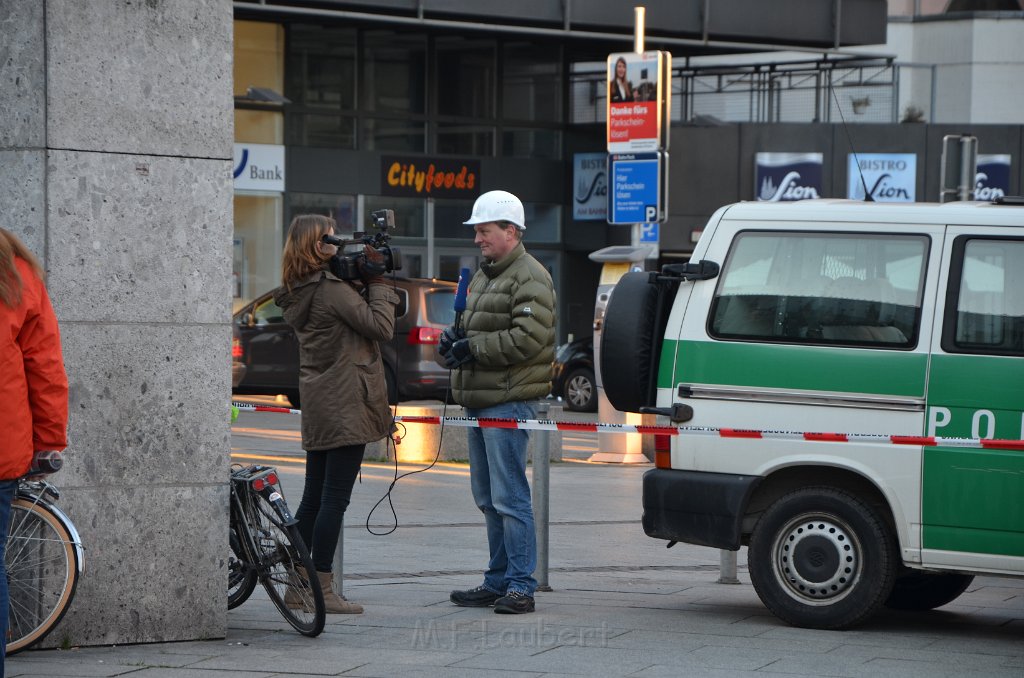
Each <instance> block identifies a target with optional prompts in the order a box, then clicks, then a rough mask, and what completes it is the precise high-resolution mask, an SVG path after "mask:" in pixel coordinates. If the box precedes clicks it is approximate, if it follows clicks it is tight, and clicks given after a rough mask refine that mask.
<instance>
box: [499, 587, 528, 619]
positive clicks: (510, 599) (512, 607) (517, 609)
mask: <svg viewBox="0 0 1024 678" xmlns="http://www.w3.org/2000/svg"><path fill="white" fill-rule="evenodd" d="M533 610H534V604H533V596H528V595H526V594H525V593H520V592H519V591H509V592H508V593H506V594H505V595H504V596H502V597H501V598H498V600H496V601H495V602H494V611H495V612H497V613H499V614H526V613H527V612H533Z"/></svg>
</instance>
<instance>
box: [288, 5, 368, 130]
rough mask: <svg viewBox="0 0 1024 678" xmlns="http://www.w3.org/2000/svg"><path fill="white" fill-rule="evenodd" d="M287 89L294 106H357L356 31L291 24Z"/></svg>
mask: <svg viewBox="0 0 1024 678" xmlns="http://www.w3.org/2000/svg"><path fill="white" fill-rule="evenodd" d="M286 67H287V72H288V89H287V91H286V93H285V95H286V96H287V97H288V98H289V99H291V101H292V104H293V105H294V106H297V107H305V108H316V109H333V110H340V111H352V110H354V109H355V107H356V31H355V29H351V28H334V27H322V26H308V25H302V24H298V25H293V26H291V27H290V30H289V32H288V61H287V64H286Z"/></svg>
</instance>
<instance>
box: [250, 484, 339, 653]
mask: <svg viewBox="0 0 1024 678" xmlns="http://www.w3.org/2000/svg"><path fill="white" fill-rule="evenodd" d="M275 494H276V493H275ZM281 501H283V499H282V500H281ZM242 505H243V511H244V512H245V520H246V522H247V523H248V524H249V534H250V536H251V537H252V539H251V540H248V541H249V544H248V547H249V548H252V549H253V550H254V552H253V553H250V555H251V560H252V562H253V564H254V565H255V568H256V574H257V575H258V577H259V580H260V582H261V583H262V584H263V586H264V588H266V590H267V595H268V596H270V600H271V601H273V603H274V605H276V606H277V609H278V610H279V611H280V612H281V614H282V615H284V618H285V619H286V620H287V621H288V623H289V624H291V625H292V626H293V627H294V628H295V630H296V631H298V632H299V633H301V634H303V635H305V636H311V637H312V636H318V635H320V632H321V631H323V630H324V622H325V620H326V618H327V612H326V608H325V607H324V594H323V591H322V590H321V589H320V581H319V580H318V579H317V577H316V576H315V574H314V576H300V574H299V573H298V572H297V571H296V568H297V567H301V568H302V571H303V572H304V573H306V574H308V573H315V572H316V570H315V568H314V567H313V561H312V559H311V558H310V557H309V551H308V550H306V545H305V544H304V543H303V541H302V537H300V536H299V530H298V528H296V526H295V525H288V524H285V521H284V520H283V519H282V518H281V516H280V515H279V514H278V512H277V509H276V508H275V507H274V505H273V504H272V503H271V502H270V500H269V499H268V498H267V497H265V496H263V494H261V493H259V492H246V493H245V495H244V497H243V502H242ZM243 543H245V542H244V541H243ZM289 591H291V594H292V595H290V596H288V598H289V600H288V601H287V602H286V601H285V596H286V595H288V593H289ZM293 597H297V598H295V600H296V603H295V604H294V606H291V605H289V603H291V602H292V600H293Z"/></svg>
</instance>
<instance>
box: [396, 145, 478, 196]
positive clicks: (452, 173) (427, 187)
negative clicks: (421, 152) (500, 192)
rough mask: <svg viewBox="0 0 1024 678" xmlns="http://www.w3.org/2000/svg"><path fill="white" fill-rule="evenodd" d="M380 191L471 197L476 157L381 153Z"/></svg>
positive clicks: (474, 192) (475, 193)
mask: <svg viewBox="0 0 1024 678" xmlns="http://www.w3.org/2000/svg"><path fill="white" fill-rule="evenodd" d="M381 171H382V174H383V176H382V178H381V193H382V194H384V195H393V196H400V197H407V198H475V197H477V196H478V195H480V161H479V160H464V159H459V158H434V159H431V158H429V157H423V156H417V157H399V156H388V155H385V156H382V157H381Z"/></svg>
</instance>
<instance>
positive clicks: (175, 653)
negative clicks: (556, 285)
mask: <svg viewBox="0 0 1024 678" xmlns="http://www.w3.org/2000/svg"><path fill="white" fill-rule="evenodd" d="M644 470H646V468H615V467H613V466H592V465H584V464H570V465H561V466H559V465H555V466H552V482H551V487H552V502H551V507H552V511H551V516H552V520H553V521H556V522H557V521H571V524H569V522H565V523H563V524H560V525H556V526H553V527H552V530H551V537H552V542H551V550H550V556H551V560H550V568H549V572H548V574H549V577H548V580H549V583H550V584H551V585H552V586H553V587H554V589H555V590H554V591H551V592H538V594H537V606H538V607H537V612H536V613H535V614H531V615H496V614H494V612H493V610H491V609H474V608H460V607H457V606H454V605H452V604H451V603H450V602H449V601H448V594H449V592H450V591H451V590H452V589H457V588H470V587H473V586H476V585H478V584H479V583H480V580H481V574H480V572H481V569H482V567H483V566H484V561H485V559H486V553H485V550H486V546H485V539H484V528H483V525H482V521H481V520H480V514H479V511H478V510H476V508H475V507H474V506H472V500H471V497H470V492H469V487H468V480H467V479H466V478H464V477H462V476H448V475H438V476H434V477H431V478H429V479H424V478H420V479H418V480H414V479H410V480H409V481H403V482H406V484H405V485H401V484H400V485H399V488H398V490H397V491H396V494H395V499H396V508H397V510H398V514H399V521H400V522H401V523H402V526H401V527H400V528H399V530H398V531H396V532H395V533H394V534H393V535H390V536H389V537H374V536H372V535H369V534H368V533H367V532H366V530H365V529H364V528H363V527H362V523H364V522H365V520H366V513H367V512H368V511H369V509H370V508H371V507H372V505H373V503H374V502H376V501H377V499H379V498H380V496H381V495H382V494H383V492H384V491H385V490H386V487H387V479H386V478H384V477H383V476H381V477H380V478H376V477H373V476H372V475H371V474H370V473H366V474H364V482H363V484H361V485H357V488H356V491H355V492H354V494H353V502H352V505H351V506H350V509H349V513H350V514H351V515H350V516H349V517H348V518H347V520H349V521H350V524H349V525H348V526H347V528H346V530H345V539H346V543H345V557H346V568H345V570H346V573H347V574H348V575H350V576H349V577H348V578H347V579H346V580H345V593H346V595H348V596H349V597H350V598H352V599H353V600H356V601H358V602H360V603H361V604H363V605H364V606H365V607H366V613H365V614H362V615H330V616H329V617H328V620H327V625H326V628H325V630H324V633H323V634H322V635H321V636H320V637H318V638H306V637H304V636H301V635H299V634H298V633H296V632H295V631H294V630H293V629H292V628H291V627H290V626H288V624H287V623H286V622H285V621H284V619H283V618H282V617H281V615H280V614H279V613H278V612H277V610H276V608H274V607H273V605H272V604H271V603H270V602H269V600H267V598H266V595H265V594H264V593H263V592H262V590H258V591H257V592H256V593H255V594H254V595H253V597H252V599H251V600H250V601H248V602H247V603H246V604H245V605H242V606H241V607H239V608H237V609H236V610H232V611H230V612H228V616H227V619H228V629H227V638H225V639H221V640H211V641H192V642H183V643H163V644H152V645H134V646H118V647H112V648H80V649H75V650H70V651H58V650H46V651H30V652H25V653H22V654H20V655H18V656H15V657H12V658H10V659H9V660H8V662H7V675H8V676H9V677H10V678H36V677H39V678H42V677H44V676H45V677H48V678H64V677H69V678H70V677H74V676H81V677H83V678H93V677H96V678H104V677H107V676H125V675H130V676H132V677H133V678H139V677H142V678H163V677H166V678H223V677H228V676H230V677H231V678H249V677H250V676H253V677H256V678H263V677H269V676H273V677H274V678H278V677H280V678H284V677H285V676H287V677H288V678H304V677H312V676H318V677H323V676H335V675H341V674H344V675H351V676H360V677H362V678H375V677H378V676H379V677H384V676H387V677H388V678H390V677H392V676H399V675H400V676H403V678H404V677H406V676H412V677H414V678H417V677H419V676H424V677H426V676H431V677H433V676H443V678H475V677H477V676H498V677H499V678H504V677H506V676H507V677H509V678H519V677H520V676H522V677H528V678H533V677H535V676H547V677H554V676H564V677H567V676H623V675H635V676H642V677H643V678H659V677H661V676H666V677H667V676H673V678H674V677H677V676H681V675H682V676H687V678H699V677H702V676H711V677H713V678H717V677H718V676H750V677H751V678H773V677H777V676H783V675H786V676H789V677H790V678H792V676H795V675H806V676H826V677H830V678H831V677H842V678H846V677H850V678H879V677H880V676H885V677H886V678H888V676H898V677H900V676H909V677H914V678H916V677H917V676H921V677H922V678H924V677H925V676H927V678H935V677H936V676H947V675H948V676H954V675H957V676H959V675H976V676H981V675H985V676H997V677H999V678H1001V677H1002V676H1011V675H1012V676H1015V678H1021V677H1022V676H1024V642H1022V641H1024V609H1022V603H1021V598H1024V580H1021V581H1018V580H1007V579H997V578H991V577H978V578H977V579H976V580H975V582H974V583H973V584H972V586H971V588H970V589H969V590H968V591H967V592H966V593H965V594H964V595H963V596H961V597H960V598H959V599H958V600H957V601H955V602H954V603H952V604H950V605H947V606H945V607H943V608H942V609H940V610H935V611H931V612H926V613H909V612H895V611H889V610H883V611H882V612H880V613H879V614H878V615H876V616H875V617H874V618H872V619H871V620H869V621H868V622H867V623H866V624H864V625H863V626H861V627H859V628H857V629H853V630H850V631H842V632H839V631H819V630H812V629H798V628H794V627H790V626H788V625H786V624H785V623H783V622H781V621H780V620H778V619H776V618H775V617H774V616H772V615H771V614H770V613H769V612H768V611H767V609H766V608H765V607H764V606H763V605H762V604H761V602H760V600H759V599H758V598H757V595H756V593H755V592H754V591H753V588H752V587H751V586H750V584H749V575H748V573H747V572H746V552H745V550H742V551H741V552H740V554H739V558H738V562H739V564H740V565H739V578H740V580H741V581H742V582H743V583H742V584H741V585H721V584H718V583H717V578H718V571H717V567H718V562H719V553H718V551H717V550H714V549H707V548H703V547H693V546H687V545H685V544H679V545H678V546H676V547H675V548H673V549H670V550H667V549H665V548H664V544H663V543H662V542H658V541H656V540H652V539H649V538H648V537H646V536H645V535H644V534H643V530H642V528H641V527H640V526H639V524H638V522H637V518H638V515H639V511H640V476H641V475H642V473H643V471H644ZM289 477H290V476H289ZM299 480H301V474H300V475H299V476H297V477H296V479H293V481H294V482H296V483H297V482H299ZM423 480H429V482H421V481H423ZM288 496H290V497H292V499H293V502H292V503H295V504H297V501H298V491H293V492H292V493H291V494H289V495H288ZM387 520H390V516H383V517H382V516H381V515H379V514H375V515H374V516H373V520H372V521H371V522H373V523H375V524H376V523H378V522H379V523H382V524H383V523H385V522H387ZM414 523H419V524H420V526H414Z"/></svg>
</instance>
